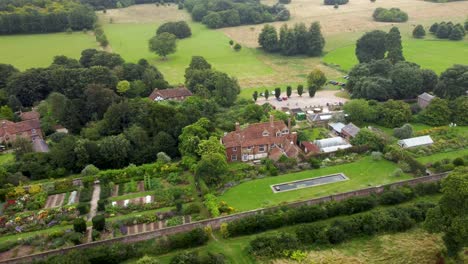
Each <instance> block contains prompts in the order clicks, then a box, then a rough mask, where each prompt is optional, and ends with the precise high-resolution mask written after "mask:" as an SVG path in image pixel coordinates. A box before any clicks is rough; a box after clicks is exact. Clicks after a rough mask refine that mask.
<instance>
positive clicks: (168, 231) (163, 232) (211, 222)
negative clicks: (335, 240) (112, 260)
mask: <svg viewBox="0 0 468 264" xmlns="http://www.w3.org/2000/svg"><path fill="white" fill-rule="evenodd" d="M447 175H448V173H440V174H434V175H430V176H424V177H419V178H415V179H411V180H405V181H400V182H395V183H391V184H387V185H382V186H376V187H370V188H365V189H360V190H356V191H350V192H345V193H339V194H333V195H330V196H324V197H320V198H314V199H310V200H306V201H298V202H293V203H285V204H282V205H279V206H274V207H269V208H260V209H256V210H252V211H247V212H242V213H238V214H233V215H228V216H222V217H218V218H212V219H207V220H202V221H198V222H193V223H189V224H184V225H179V226H174V227H167V228H163V229H159V230H155V231H149V232H144V233H139V234H135V235H127V236H123V237H117V238H112V239H107V240H102V241H95V242H90V243H87V244H82V245H77V246H73V247H68V248H63V249H56V250H50V251H46V252H42V253H38V254H33V255H29V256H24V257H17V258H12V259H8V260H0V263H11V264H16V263H29V262H32V261H33V260H35V259H42V258H46V257H49V256H52V255H58V254H66V253H67V252H68V251H71V250H75V249H76V250H80V249H85V248H90V247H95V246H99V245H106V244H112V243H116V242H119V243H134V242H139V241H144V240H149V239H153V238H157V237H162V236H167V235H173V234H177V233H181V232H187V231H191V230H193V229H195V228H198V227H205V226H211V227H212V228H213V229H216V228H219V227H220V226H221V224H222V223H228V222H232V221H235V220H237V219H240V218H244V217H247V216H251V215H255V214H262V213H264V212H266V211H270V210H277V209H279V208H282V207H284V206H287V207H293V208H294V207H300V206H303V205H314V204H320V203H324V202H329V201H342V200H346V199H349V198H351V197H356V196H369V195H371V194H380V193H382V192H383V191H384V190H385V189H387V188H397V187H401V186H405V185H409V186H415V185H417V184H420V183H428V182H437V181H440V180H441V179H442V178H444V177H445V176H447Z"/></svg>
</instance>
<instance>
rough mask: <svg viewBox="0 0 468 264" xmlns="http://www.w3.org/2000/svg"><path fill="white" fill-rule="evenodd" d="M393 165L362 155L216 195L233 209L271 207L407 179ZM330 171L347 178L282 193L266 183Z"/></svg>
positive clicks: (248, 184) (281, 181) (300, 178)
mask: <svg viewBox="0 0 468 264" xmlns="http://www.w3.org/2000/svg"><path fill="white" fill-rule="evenodd" d="M396 168H397V166H396V164H394V163H391V162H389V161H386V160H381V161H374V160H372V159H371V158H370V157H365V158H362V159H361V160H358V161H356V162H353V163H348V164H342V165H337V166H331V167H326V168H321V169H316V170H307V171H302V172H298V173H290V174H285V175H280V176H275V177H266V178H263V179H257V180H252V181H248V182H244V183H241V184H240V185H238V186H235V187H233V188H231V189H229V190H227V191H226V192H225V193H224V194H222V195H221V196H220V197H219V200H221V201H225V202H226V203H227V204H228V205H229V206H232V207H234V208H235V209H236V210H237V211H247V210H252V209H255V208H260V207H268V206H274V205H278V204H281V203H283V202H292V201H299V200H306V199H311V198H315V197H321V196H326V195H330V194H335V193H340V192H347V191H352V190H357V189H362V188H366V187H370V186H377V185H382V184H387V183H391V182H395V181H401V180H406V179H410V178H411V176H409V175H407V174H405V175H403V176H401V177H394V176H391V174H392V172H393V171H394V170H395V169H396ZM334 173H344V174H345V175H346V176H347V177H348V178H349V180H348V181H344V182H337V183H330V184H327V185H322V186H317V187H311V188H307V189H300V190H296V191H290V192H284V193H273V191H272V190H271V188H270V185H273V184H279V183H283V182H289V181H295V180H302V179H307V178H314V177H320V176H324V175H330V174H334Z"/></svg>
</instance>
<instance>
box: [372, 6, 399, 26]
mask: <svg viewBox="0 0 468 264" xmlns="http://www.w3.org/2000/svg"><path fill="white" fill-rule="evenodd" d="M372 17H373V18H374V20H376V21H380V22H406V21H408V14H407V13H405V12H403V11H401V10H400V9H399V8H390V9H386V8H382V7H378V8H376V9H375V11H374V14H373V15H372Z"/></svg>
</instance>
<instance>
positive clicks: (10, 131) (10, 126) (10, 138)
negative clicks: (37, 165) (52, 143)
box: [0, 111, 49, 152]
mask: <svg viewBox="0 0 468 264" xmlns="http://www.w3.org/2000/svg"><path fill="white" fill-rule="evenodd" d="M39 117H40V116H39V113H38V112H35V111H31V112H24V113H21V114H20V118H21V120H22V121H20V122H16V123H15V122H11V121H9V120H0V126H1V127H0V143H1V144H12V143H13V142H14V141H15V140H16V139H17V138H25V139H28V140H31V142H32V144H33V149H34V150H35V151H37V152H47V151H49V148H48V146H47V144H46V143H45V141H44V140H43V137H42V130H41V123H40V121H39Z"/></svg>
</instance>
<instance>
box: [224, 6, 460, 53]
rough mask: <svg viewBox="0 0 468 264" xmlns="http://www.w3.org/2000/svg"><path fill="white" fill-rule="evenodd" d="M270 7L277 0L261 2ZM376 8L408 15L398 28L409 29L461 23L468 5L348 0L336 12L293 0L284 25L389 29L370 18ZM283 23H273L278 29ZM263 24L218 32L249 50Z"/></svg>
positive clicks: (330, 30)
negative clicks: (315, 23)
mask: <svg viewBox="0 0 468 264" xmlns="http://www.w3.org/2000/svg"><path fill="white" fill-rule="evenodd" d="M262 2H263V3H265V4H268V5H273V4H275V3H276V0H266V1H262ZM377 7H385V8H390V7H398V8H400V9H402V10H403V11H405V12H407V13H408V16H409V20H408V22H406V23H399V24H400V25H402V24H403V25H408V26H412V25H414V24H420V23H425V22H427V21H440V20H444V19H445V20H464V19H465V17H466V14H468V2H467V1H459V2H450V3H444V4H436V3H430V2H425V1H422V0H392V1H383V0H377V1H376V2H375V3H371V2H370V1H369V0H351V1H349V3H348V4H346V5H341V6H340V7H339V8H338V9H334V8H333V6H325V5H323V0H293V1H292V2H291V4H289V5H287V8H288V9H289V10H290V12H291V19H290V20H289V21H288V22H287V23H288V24H290V25H292V24H294V23H297V22H304V23H306V24H309V23H311V22H312V21H319V22H320V23H321V25H322V30H323V33H324V35H326V36H328V35H335V34H341V33H352V32H363V31H368V30H372V29H378V28H382V29H385V28H387V27H390V26H391V25H392V24H393V23H383V22H376V21H373V19H372V13H373V12H374V10H375V8H377ZM282 24H283V22H275V23H273V25H275V26H276V27H277V28H279V27H280V26H281V25H282ZM262 27H263V25H247V26H241V27H232V28H224V29H221V30H222V31H223V32H225V33H226V35H228V36H229V37H231V38H233V39H234V40H236V41H238V42H240V43H242V44H244V45H245V46H248V47H257V46H258V43H257V38H258V34H259V33H260V31H261V29H262Z"/></svg>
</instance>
